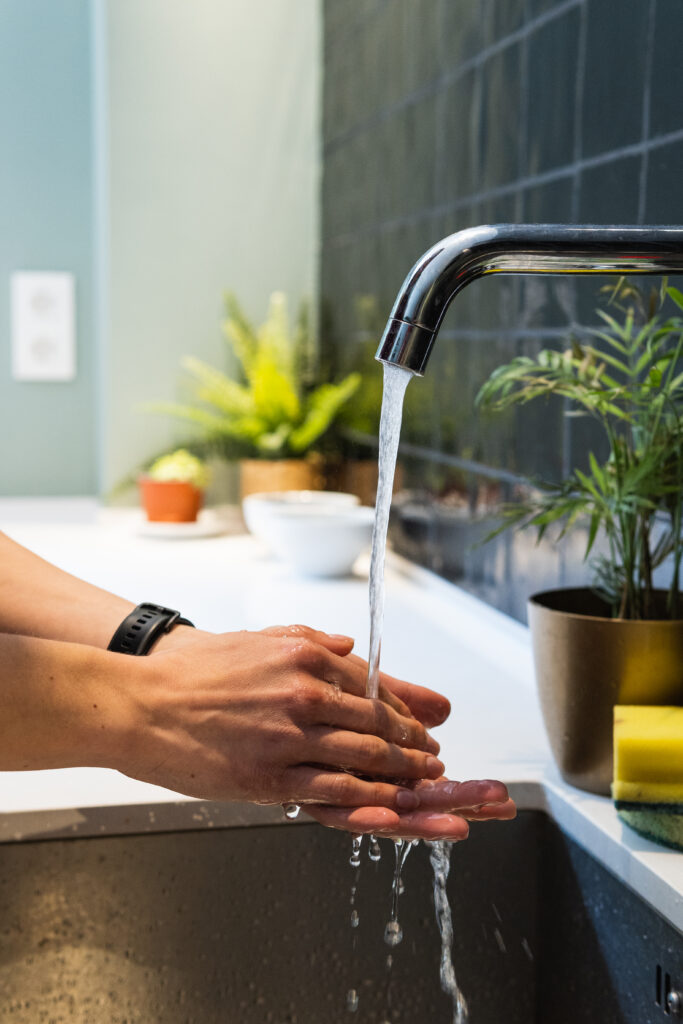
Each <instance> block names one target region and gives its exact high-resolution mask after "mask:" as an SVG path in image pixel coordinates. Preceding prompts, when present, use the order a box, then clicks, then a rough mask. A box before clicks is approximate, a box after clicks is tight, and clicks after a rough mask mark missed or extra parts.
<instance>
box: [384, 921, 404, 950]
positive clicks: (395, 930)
mask: <svg viewBox="0 0 683 1024" xmlns="http://www.w3.org/2000/svg"><path fill="white" fill-rule="evenodd" d="M402 939H403V930H402V928H401V926H400V924H399V923H398V921H388V922H387V926H386V928H385V929H384V941H385V942H386V944H387V946H398V944H399V942H401V941H402Z"/></svg>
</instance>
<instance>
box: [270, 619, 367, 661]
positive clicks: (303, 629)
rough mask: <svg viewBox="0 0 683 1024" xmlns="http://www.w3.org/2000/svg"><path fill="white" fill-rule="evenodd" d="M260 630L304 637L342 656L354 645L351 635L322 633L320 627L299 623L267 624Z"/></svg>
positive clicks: (279, 634)
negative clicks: (287, 624)
mask: <svg viewBox="0 0 683 1024" xmlns="http://www.w3.org/2000/svg"><path fill="white" fill-rule="evenodd" d="M260 632H261V633H265V634H266V636H291V637H305V638H306V639H307V640H312V641H313V642H314V643H316V644H321V645H322V646H323V647H325V648H327V650H328V651H332V652H333V653H334V654H339V655H342V656H344V655H347V654H348V653H349V652H350V651H351V650H353V645H354V639H353V637H351V636H345V635H343V634H342V633H324V632H323V631H322V630H320V629H313V627H312V626H304V625H301V624H300V623H295V624H294V625H291V626H268V627H267V629H262V630H260Z"/></svg>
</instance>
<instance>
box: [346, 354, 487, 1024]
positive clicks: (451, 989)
mask: <svg viewBox="0 0 683 1024" xmlns="http://www.w3.org/2000/svg"><path fill="white" fill-rule="evenodd" d="M411 377H412V374H411V373H410V371H408V370H404V369H402V368H401V367H400V366H390V365H389V364H387V363H385V364H384V392H383V396H382V413H381V417H380V427H379V467H378V483H377V500H376V504H375V522H374V526H373V531H372V555H371V558H370V588H369V590H370V653H369V656H368V678H367V685H366V695H367V696H368V697H372V698H376V697H377V695H378V692H379V662H380V652H381V647H382V630H383V627H384V562H385V556H386V543H387V532H388V528H389V513H390V510H391V498H392V494H393V485H394V474H395V471H396V458H397V455H398V442H399V437H400V433H401V419H402V416H403V399H404V396H405V391H406V387H407V386H408V382H409V381H410V379H411ZM371 842H372V840H371ZM412 845H413V843H412V842H411V841H410V840H400V841H397V843H396V867H395V872H394V881H393V885H392V900H391V917H390V920H389V922H388V923H387V926H386V929H385V932H384V941H385V942H386V943H387V944H388V945H389V946H396V945H398V943H400V942H401V939H402V938H403V932H402V930H401V926H400V924H399V921H398V897H399V895H400V893H401V891H402V884H401V871H402V869H403V865H404V864H405V861H406V858H407V856H408V853H409V852H410V848H411V846H412ZM431 845H432V849H431V854H430V862H431V865H432V870H433V872H434V908H435V911H436V919H437V922H438V925H439V931H440V933H441V967H440V976H441V987H442V988H443V990H444V992H446V993H447V994H448V995H450V996H451V999H452V1000H453V1024H466V1022H467V1004H466V1002H465V1000H464V998H463V995H462V993H461V991H460V989H459V988H458V984H457V982H456V980H455V972H454V970H453V961H452V956H451V950H452V945H453V924H452V918H451V910H450V906H449V903H448V894H447V890H446V882H447V879H448V871H449V868H450V853H451V846H452V844H451V843H446V842H435V843H433V844H431ZM375 847H376V841H375ZM371 856H372V854H371ZM373 859H374V857H373ZM351 864H352V865H353V866H354V867H357V866H359V865H360V837H355V838H354V848H353V853H352V859H351ZM353 895H354V897H355V890H354V894H353ZM356 923H357V922H356ZM352 925H354V922H353V921H352ZM391 962H392V958H391V957H389V965H391ZM347 1007H348V1009H350V1010H352V1011H355V1010H357V1008H358V995H357V993H356V991H355V989H352V990H350V991H349V994H348V996H347Z"/></svg>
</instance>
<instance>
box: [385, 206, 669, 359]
mask: <svg viewBox="0 0 683 1024" xmlns="http://www.w3.org/2000/svg"><path fill="white" fill-rule="evenodd" d="M681 272H683V227H662V226H656V227H624V226H607V227H605V226H598V225H592V224H584V225H567V224H495V225H488V224H487V225H482V226H480V227H476V228H468V229H467V230H465V231H458V232H456V234H454V235H449V236H448V238H444V239H443V240H442V241H440V242H437V244H436V245H433V246H432V248H431V249H429V250H428V251H427V252H426V253H425V254H424V255H423V256H421V257H420V259H419V260H418V261H417V263H416V264H415V266H414V267H413V269H412V270H411V271H410V273H409V274H408V276H407V277H406V279H405V281H404V282H403V285H402V287H401V290H400V292H399V294H398V298H397V299H396V302H395V303H394V308H393V309H392V311H391V317H390V319H389V322H388V323H387V326H386V328H385V331H384V334H383V335H382V340H381V342H380V345H379V348H378V350H377V353H376V358H377V359H379V360H380V361H381V362H384V363H391V364H393V365H395V366H402V367H403V368H404V369H406V370H410V371H411V372H412V373H415V374H418V375H419V376H422V374H423V373H424V370H425V367H426V365H427V361H428V359H429V354H430V352H431V350H432V346H433V344H434V340H435V338H436V335H437V334H438V331H439V327H440V325H441V321H442V320H443V317H444V314H445V312H446V310H447V309H448V307H449V305H450V303H451V301H452V300H453V298H454V297H455V296H456V295H457V294H458V292H460V291H462V289H463V288H464V287H465V286H466V285H468V284H469V283H470V282H471V281H474V280H476V279H477V278H479V277H484V276H485V275H487V274H660V275H662V274H670V273H681Z"/></svg>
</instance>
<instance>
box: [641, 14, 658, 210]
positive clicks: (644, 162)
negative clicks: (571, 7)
mask: <svg viewBox="0 0 683 1024" xmlns="http://www.w3.org/2000/svg"><path fill="white" fill-rule="evenodd" d="M654 39H655V0H650V5H649V10H648V22H647V41H646V44H645V75H644V83H645V84H644V88H643V120H642V131H641V141H642V142H643V144H644V145H645V144H646V143H647V140H648V137H649V135H650V113H651V111H650V102H651V84H652V64H653V59H654V45H655V44H654ZM649 164H650V152H649V150H648V149H645V150H644V151H643V155H642V156H641V160H640V181H639V183H638V223H639V224H644V223H645V212H646V210H647V181H648V172H649Z"/></svg>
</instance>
